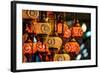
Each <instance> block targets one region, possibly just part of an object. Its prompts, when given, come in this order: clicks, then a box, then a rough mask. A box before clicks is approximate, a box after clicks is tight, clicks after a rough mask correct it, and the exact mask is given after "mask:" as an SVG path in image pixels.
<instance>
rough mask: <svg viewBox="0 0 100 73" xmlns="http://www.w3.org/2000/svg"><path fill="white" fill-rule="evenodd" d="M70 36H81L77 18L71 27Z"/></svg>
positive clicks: (81, 31)
mask: <svg viewBox="0 0 100 73" xmlns="http://www.w3.org/2000/svg"><path fill="white" fill-rule="evenodd" d="M71 32H72V37H81V36H82V35H83V30H82V28H81V27H80V24H79V21H78V20H77V23H76V24H75V26H74V27H72V29H71Z"/></svg>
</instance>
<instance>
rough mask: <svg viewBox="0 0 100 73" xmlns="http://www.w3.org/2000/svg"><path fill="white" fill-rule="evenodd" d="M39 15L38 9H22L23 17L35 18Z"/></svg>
mask: <svg viewBox="0 0 100 73" xmlns="http://www.w3.org/2000/svg"><path fill="white" fill-rule="evenodd" d="M38 17H39V11H36V10H35V11H34V10H23V11H22V18H24V19H36V18H38Z"/></svg>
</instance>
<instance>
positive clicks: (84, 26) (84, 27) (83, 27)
mask: <svg viewBox="0 0 100 73" xmlns="http://www.w3.org/2000/svg"><path fill="white" fill-rule="evenodd" d="M82 29H83V32H86V30H87V27H86V24H85V23H83V24H82Z"/></svg>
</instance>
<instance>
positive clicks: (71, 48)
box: [65, 39, 80, 54]
mask: <svg viewBox="0 0 100 73" xmlns="http://www.w3.org/2000/svg"><path fill="white" fill-rule="evenodd" d="M65 51H66V52H68V53H75V54H78V53H79V52H80V46H79V44H78V43H77V42H76V41H75V39H72V41H70V42H68V43H66V44H65Z"/></svg>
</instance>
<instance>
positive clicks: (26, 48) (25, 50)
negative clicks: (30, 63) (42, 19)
mask: <svg viewBox="0 0 100 73" xmlns="http://www.w3.org/2000/svg"><path fill="white" fill-rule="evenodd" d="M32 52H33V50H32V41H31V40H30V39H29V40H28V42H27V43H24V44H23V54H24V55H25V54H32Z"/></svg>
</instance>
